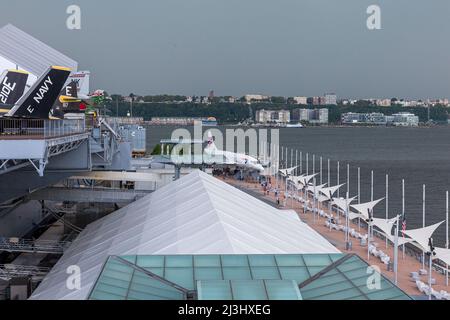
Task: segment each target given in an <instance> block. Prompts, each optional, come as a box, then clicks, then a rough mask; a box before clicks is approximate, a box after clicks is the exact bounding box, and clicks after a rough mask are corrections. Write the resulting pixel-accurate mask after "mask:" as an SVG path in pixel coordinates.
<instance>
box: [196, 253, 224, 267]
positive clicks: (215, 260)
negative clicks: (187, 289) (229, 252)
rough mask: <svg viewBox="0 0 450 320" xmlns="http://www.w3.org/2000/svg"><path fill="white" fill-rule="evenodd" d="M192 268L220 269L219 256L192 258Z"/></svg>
mask: <svg viewBox="0 0 450 320" xmlns="http://www.w3.org/2000/svg"><path fill="white" fill-rule="evenodd" d="M194 267H220V256H211V255H207V256H194Z"/></svg>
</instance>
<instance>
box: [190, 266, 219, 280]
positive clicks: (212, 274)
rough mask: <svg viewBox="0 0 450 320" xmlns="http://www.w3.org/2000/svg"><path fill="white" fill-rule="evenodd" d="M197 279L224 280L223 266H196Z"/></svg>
mask: <svg viewBox="0 0 450 320" xmlns="http://www.w3.org/2000/svg"><path fill="white" fill-rule="evenodd" d="M194 272H195V274H194V276H195V280H196V281H197V280H223V277H222V269H221V268H195V269H194Z"/></svg>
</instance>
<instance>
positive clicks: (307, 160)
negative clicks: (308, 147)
mask: <svg viewBox="0 0 450 320" xmlns="http://www.w3.org/2000/svg"><path fill="white" fill-rule="evenodd" d="M308 162H309V153H306V175H308V174H309V172H308V170H309V163H308Z"/></svg>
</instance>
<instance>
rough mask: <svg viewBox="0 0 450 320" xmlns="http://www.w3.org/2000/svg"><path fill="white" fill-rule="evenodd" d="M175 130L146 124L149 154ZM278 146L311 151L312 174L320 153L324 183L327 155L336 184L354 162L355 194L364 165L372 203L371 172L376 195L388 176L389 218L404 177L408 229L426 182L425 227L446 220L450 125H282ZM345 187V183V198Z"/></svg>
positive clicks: (439, 237)
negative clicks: (338, 166)
mask: <svg viewBox="0 0 450 320" xmlns="http://www.w3.org/2000/svg"><path fill="white" fill-rule="evenodd" d="M218 128H219V129H220V130H223V129H224V127H218ZM227 128H228V129H235V127H227ZM174 129H176V127H154V126H152V127H147V150H148V152H151V150H152V149H153V147H154V146H155V145H156V144H157V143H158V142H159V141H160V139H163V138H170V136H171V133H172V131H173V130H174ZM204 130H206V128H204ZM190 131H192V130H190ZM280 145H281V146H283V147H288V148H289V150H290V149H294V150H299V151H302V152H303V155H304V156H305V154H306V153H309V154H310V157H309V171H310V172H311V171H312V154H315V155H316V165H315V168H316V172H318V171H319V157H320V156H322V157H323V181H324V182H326V180H327V159H330V160H331V182H332V183H331V184H332V185H335V184H336V167H337V161H339V162H340V182H341V183H344V182H346V179H347V163H348V164H350V196H354V195H356V194H357V167H360V168H361V201H362V202H365V201H370V175H371V174H370V172H371V170H373V171H374V199H378V198H381V197H384V196H385V179H386V174H389V216H390V217H392V216H394V215H395V214H397V213H398V214H400V213H401V206H402V201H401V180H402V179H405V194H406V201H405V204H406V206H405V207H406V217H407V228H408V229H410V228H415V227H421V226H422V185H423V184H425V185H426V225H430V224H433V223H436V222H439V221H442V220H445V191H446V190H449V189H450V127H445V126H442V127H433V128H386V127H373V128H371V127H364V128H363V127H360V128H326V127H315V128H301V129H299V128H282V129H280ZM289 155H290V151H289ZM294 155H295V151H294ZM294 161H295V160H294ZM289 164H290V163H289ZM303 170H305V161H303ZM345 190H346V187H343V188H342V191H341V196H343V195H344V193H345ZM375 216H377V217H384V216H385V202H384V201H383V202H382V203H380V204H379V205H378V206H377V207H376V208H375ZM435 240H436V244H438V245H440V246H443V245H444V242H445V224H443V225H442V226H441V227H440V228H439V229H438V231H437V232H436V233H435Z"/></svg>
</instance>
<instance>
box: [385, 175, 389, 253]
mask: <svg viewBox="0 0 450 320" xmlns="http://www.w3.org/2000/svg"><path fill="white" fill-rule="evenodd" d="M388 219H389V175H388V174H387V175H386V220H388ZM387 248H388V238H387V237H386V249H387Z"/></svg>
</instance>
